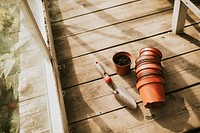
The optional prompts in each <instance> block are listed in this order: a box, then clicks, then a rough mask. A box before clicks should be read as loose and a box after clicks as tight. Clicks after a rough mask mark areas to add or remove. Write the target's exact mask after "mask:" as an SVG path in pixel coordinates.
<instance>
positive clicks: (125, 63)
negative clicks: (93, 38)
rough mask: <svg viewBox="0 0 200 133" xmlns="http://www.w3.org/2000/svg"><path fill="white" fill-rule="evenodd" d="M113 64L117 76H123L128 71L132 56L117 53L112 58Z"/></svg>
mask: <svg viewBox="0 0 200 133" xmlns="http://www.w3.org/2000/svg"><path fill="white" fill-rule="evenodd" d="M113 62H114V64H115V68H116V71H117V74H118V75H120V76H124V75H127V74H128V73H129V71H130V66H131V63H132V56H131V54H129V53H128V52H118V53H116V54H115V55H114V56H113Z"/></svg>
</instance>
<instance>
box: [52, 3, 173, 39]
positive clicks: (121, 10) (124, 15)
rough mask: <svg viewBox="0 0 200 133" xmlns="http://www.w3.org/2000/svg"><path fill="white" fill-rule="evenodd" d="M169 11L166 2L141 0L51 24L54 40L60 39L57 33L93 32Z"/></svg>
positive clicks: (169, 6) (169, 4) (170, 7)
mask: <svg viewBox="0 0 200 133" xmlns="http://www.w3.org/2000/svg"><path fill="white" fill-rule="evenodd" d="M169 9H172V5H171V3H170V2H169V1H168V0H151V2H148V1H146V0H141V1H137V2H133V3H130V4H127V5H122V6H119V7H115V8H110V9H107V10H103V11H99V12H95V13H91V14H88V15H83V16H80V17H76V18H72V19H68V20H64V21H61V22H58V23H55V24H52V29H53V34H54V39H56V38H57V37H58V36H56V35H59V38H60V34H59V33H63V32H64V33H65V34H66V33H67V36H69V35H74V34H78V33H84V32H86V31H91V30H95V29H97V28H102V27H105V26H110V25H113V24H116V23H121V22H124V21H130V20H132V19H136V18H140V17H142V16H148V15H150V14H155V13H158V12H163V11H166V10H169ZM111 33H112V32H111Z"/></svg>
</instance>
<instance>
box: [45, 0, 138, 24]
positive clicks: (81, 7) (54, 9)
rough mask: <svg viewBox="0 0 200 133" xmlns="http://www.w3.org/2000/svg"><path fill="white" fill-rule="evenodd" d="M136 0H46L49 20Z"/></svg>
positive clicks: (91, 11) (83, 13) (54, 20)
mask: <svg viewBox="0 0 200 133" xmlns="http://www.w3.org/2000/svg"><path fill="white" fill-rule="evenodd" d="M135 1H138V0H109V1H107V0H90V1H85V0H79V1H74V0H67V1H66V0H48V3H49V6H48V7H49V14H50V18H51V19H50V20H51V22H54V23H55V22H57V21H62V20H65V19H70V18H74V17H79V16H81V15H85V14H89V13H93V12H98V11H101V10H105V9H109V8H113V7H116V6H120V5H124V4H129V3H132V2H135Z"/></svg>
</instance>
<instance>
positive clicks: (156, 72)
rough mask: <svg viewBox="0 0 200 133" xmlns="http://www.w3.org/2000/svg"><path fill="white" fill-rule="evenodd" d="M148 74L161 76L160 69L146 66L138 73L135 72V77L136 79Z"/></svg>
mask: <svg viewBox="0 0 200 133" xmlns="http://www.w3.org/2000/svg"><path fill="white" fill-rule="evenodd" d="M148 75H159V76H162V72H161V71H160V70H158V69H151V68H147V69H144V70H142V71H139V72H138V73H136V78H137V80H139V79H140V78H141V77H144V76H148Z"/></svg>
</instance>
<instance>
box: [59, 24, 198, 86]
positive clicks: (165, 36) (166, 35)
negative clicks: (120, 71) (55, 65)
mask: <svg viewBox="0 0 200 133" xmlns="http://www.w3.org/2000/svg"><path fill="white" fill-rule="evenodd" d="M191 28H193V27H188V28H186V30H188V31H189V32H188V33H187V31H186V34H189V33H190V32H193V31H190V29H191ZM191 35H193V36H195V37H198V33H194V34H191ZM162 37H164V38H168V39H169V40H174V39H175V40H177V41H178V40H180V41H181V42H180V41H178V42H179V43H181V44H187V45H188V47H186V46H184V45H180V46H179V45H176V44H170V48H171V47H174V46H175V48H176V47H177V48H178V47H181V48H182V47H184V49H186V50H185V51H180V53H173V54H170V55H169V54H168V53H167V56H165V57H164V58H163V59H162V60H163V61H164V60H167V59H170V58H174V57H177V56H180V55H183V54H187V53H190V52H194V51H196V50H199V47H196V46H195V45H194V44H192V43H191V44H190V42H187V41H183V40H182V39H181V37H179V36H174V35H169V34H164V35H162V36H156V37H154V38H152V40H155V39H156V38H158V39H159V38H162ZM176 37H179V38H178V39H176ZM158 39H156V40H158ZM146 41H148V40H142V41H141V42H137V43H144V44H145V43H146ZM163 41H164V42H163ZM163 41H162V40H161V42H160V43H163V44H165V43H166V44H167V43H168V40H166V41H165V40H163ZM175 42H176V41H175ZM134 44H135V43H133V44H130V46H129V47H131V46H133V45H134ZM147 44H148V43H147ZM135 45H136V44H135ZM189 45H191V46H189ZM193 45H194V46H193ZM147 46H148V45H147ZM151 46H153V45H151ZM192 46H193V47H194V48H193V49H191V48H192ZM140 47H144V46H140ZM140 47H138V48H134V49H135V50H136V51H137V49H138V50H139V49H140ZM160 47H161V48H159V49H160V50H161V51H163V50H164V51H163V52H165V51H166V50H165V48H164V49H163V48H162V47H163V46H160ZM117 48H118V47H117ZM127 48H128V46H127ZM119 49H120V47H119ZM110 50H112V51H115V49H109V50H107V51H110ZM167 50H170V49H167ZM107 51H103V53H99V54H105V53H107ZM170 51H174V50H170ZM129 52H130V51H129ZM131 53H132V52H131ZM136 54H137V53H135V51H134V53H133V56H134V57H137V55H136ZM164 54H165V53H164ZM87 56H89V57H90V56H92V57H93V55H87ZM111 56H112V55H110V54H109V55H108V56H107V58H111ZM89 57H86V56H84V57H80V59H79V58H78V59H73V60H74V61H78V60H82V58H84V59H85V58H89ZM134 59H135V58H134ZM68 61H69V60H68ZM65 62H67V61H65ZM71 62H72V61H71ZM89 62H90V64H91V63H92V62H91V61H89ZM89 62H88V63H89ZM74 63H75V62H74ZM106 64H107V63H106ZM66 65H67V64H66ZM76 65H78V66H80V65H81V63H79V64H76ZM91 65H92V64H91ZM91 65H90V67H92V66H91ZM133 66H134V62H133ZM90 67H89V68H90ZM106 68H107V67H106ZM133 68H134V67H132V69H133ZM85 71H86V70H85ZM93 71H94V72H96V71H95V70H90V72H93ZM86 72H87V71H86ZM107 72H108V74H109V75H111V76H113V75H116V72H110V71H107ZM60 73H63V71H62V70H61V71H60ZM79 73H82V72H79ZM63 74H64V73H63ZM63 78H64V77H63ZM99 79H101V77H100V76H95V77H94V78H91V79H88V80H84V81H82V82H81V81H79V83H76V84H71V85H68V86H65V85H64V86H62V88H63V89H64V90H65V89H69V88H71V87H74V86H78V85H82V84H86V83H89V82H92V81H95V80H99ZM65 80H66V79H65Z"/></svg>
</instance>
